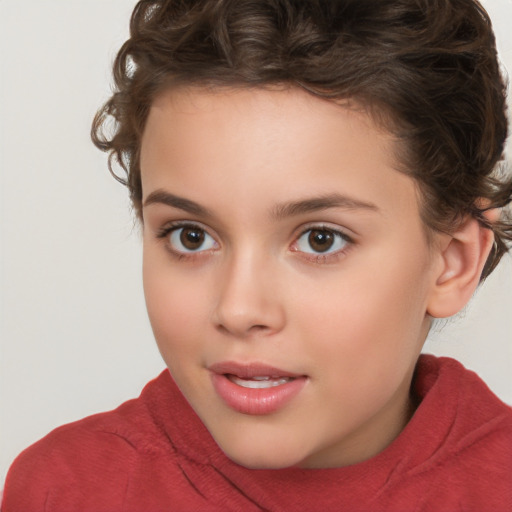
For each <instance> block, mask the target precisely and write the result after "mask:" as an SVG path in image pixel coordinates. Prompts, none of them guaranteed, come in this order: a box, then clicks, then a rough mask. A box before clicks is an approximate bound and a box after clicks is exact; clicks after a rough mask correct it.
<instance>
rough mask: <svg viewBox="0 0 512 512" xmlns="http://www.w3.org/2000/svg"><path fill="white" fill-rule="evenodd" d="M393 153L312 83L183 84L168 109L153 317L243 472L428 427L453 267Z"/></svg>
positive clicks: (360, 116) (163, 123)
mask: <svg viewBox="0 0 512 512" xmlns="http://www.w3.org/2000/svg"><path fill="white" fill-rule="evenodd" d="M393 144H394V142H393V140H392V138H391V136H390V135H389V134H387V133H386V132H384V131H382V130H381V129H379V128H378V127H377V126H376V125H375V124H373V122H372V121H371V120H370V119H369V117H368V116H367V115H366V114H364V113H362V112H356V111H354V110H353V109H352V110H350V109H348V108H346V107H344V106H340V105H336V104H334V103H332V102H327V101H323V100H320V99H318V98H314V97H312V96H311V95H308V94H307V93H305V92H302V91H299V90H295V89H289V90H279V91H278V90H262V89H252V90H229V91H226V90H224V91H217V92H211V91H210V92H208V91H205V90H201V89H193V88H191V89H188V90H186V89H181V90H173V91H168V92H166V93H164V94H162V95H160V96H159V97H158V98H157V99H156V100H155V102H154V104H153V106H152V108H151V111H150V114H149V118H148V121H147V126H146V129H145V132H144V137H143V141H142V150H141V169H142V184H143V223H144V226H143V230H144V238H143V247H144V289H145V295H146V301H147V307H148V312H149V317H150V321H151V324H152V327H153V331H154V334H155V337H156V340H157V343H158V346H159V348H160V351H161V353H162V356H163V358H164V360H165V361H166V364H167V365H168V367H169V369H170V371H171V374H172V375H173V377H174V379H175V381H176V383H177V384H178V386H179V388H180V389H181V391H182V392H183V394H184V395H185V397H186V398H187V400H188V401H189V403H190V404H191V406H192V407H193V408H194V410H195V411H196V413H197V414H198V415H199V417H200V418H201V420H202V421H203V423H204V424H205V425H206V427H207V428H208V430H209V431H210V432H211V434H212V436H213V438H214V439H215V440H216V442H217V443H218V444H219V445H220V447H221V448H222V449H223V450H224V452H225V453H226V454H227V455H228V457H230V458H231V459H232V460H234V461H235V462H237V463H239V464H241V465H244V466H246V467H251V468H282V467H289V466H301V467H311V468H312V467H338V466H344V465H348V464H353V463H356V462H359V461H362V460H364V459H367V458H369V457H371V456H373V455H375V454H376V453H378V452H379V451H381V450H382V449H383V448H385V447H386V446H387V445H388V444H389V443H390V442H391V441H392V440H393V439H394V438H395V437H396V436H397V435H398V433H399V432H400V430H401V429H402V428H403V427H404V425H405V423H406V422H407V420H408V419H409V417H410V414H411V403H410V402H411V401H410V398H409V388H410V381H411V376H412V372H413V369H414V365H415V362H416V359H417V357H418V354H419V352H420V349H421V346H422V344H423V342H424V340H425V336H426V333H427V331H428V327H429V321H428V317H427V314H426V311H427V302H428V298H429V293H430V290H431V288H432V286H433V282H434V281H435V265H434V264H433V262H432V260H433V257H432V251H431V250H430V249H429V246H428V245H427V242H426V237H425V232H424V227H423V226H422V223H421V220H420V217H419V207H418V201H417V193H416V188H415V184H414V182H413V181H412V180H411V178H409V177H407V176H405V175H404V174H401V173H399V172H398V171H396V170H395V167H396V165H395V162H394V160H393V149H394V148H393Z"/></svg>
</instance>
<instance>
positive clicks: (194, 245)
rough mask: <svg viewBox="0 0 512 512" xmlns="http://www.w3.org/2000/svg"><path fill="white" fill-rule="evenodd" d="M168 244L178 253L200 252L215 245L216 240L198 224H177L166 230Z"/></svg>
mask: <svg viewBox="0 0 512 512" xmlns="http://www.w3.org/2000/svg"><path fill="white" fill-rule="evenodd" d="M168 236H169V245H170V247H171V249H172V250H174V251H176V252H178V253H192V252H202V251H207V250H209V249H214V248H215V247H217V242H215V240H214V239H213V237H211V236H210V235H209V234H208V233H207V232H206V231H205V230H204V229H202V228H200V227H198V226H179V227H175V228H171V230H170V231H169V232H168Z"/></svg>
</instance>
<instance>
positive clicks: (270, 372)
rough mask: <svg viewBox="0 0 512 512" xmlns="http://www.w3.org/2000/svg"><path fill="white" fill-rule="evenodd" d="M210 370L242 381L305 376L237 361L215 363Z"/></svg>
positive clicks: (273, 367)
mask: <svg viewBox="0 0 512 512" xmlns="http://www.w3.org/2000/svg"><path fill="white" fill-rule="evenodd" d="M208 369H209V370H210V371H211V372H213V373H217V374H219V375H227V374H229V375H235V376H237V377H240V378H242V379H250V378H252V377H271V378H276V379H277V378H279V377H295V378H297V377H303V376H304V375H301V374H298V373H293V372H289V371H286V370H282V369H281V368H276V367H275V366H269V365H267V364H264V363H258V362H253V363H237V362H235V361H222V362H219V363H214V364H212V365H211V366H209V367H208Z"/></svg>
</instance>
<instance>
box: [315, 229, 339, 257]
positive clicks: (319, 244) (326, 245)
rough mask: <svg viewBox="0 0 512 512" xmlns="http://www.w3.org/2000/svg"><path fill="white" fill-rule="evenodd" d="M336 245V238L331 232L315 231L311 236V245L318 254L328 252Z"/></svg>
mask: <svg viewBox="0 0 512 512" xmlns="http://www.w3.org/2000/svg"><path fill="white" fill-rule="evenodd" d="M333 243H334V236H333V234H332V233H331V232H330V231H325V230H319V229H313V230H312V231H311V233H310V234H309V245H310V246H311V248H312V249H313V250H315V251H316V252H325V251H328V250H329V249H330V248H331V247H332V244H333Z"/></svg>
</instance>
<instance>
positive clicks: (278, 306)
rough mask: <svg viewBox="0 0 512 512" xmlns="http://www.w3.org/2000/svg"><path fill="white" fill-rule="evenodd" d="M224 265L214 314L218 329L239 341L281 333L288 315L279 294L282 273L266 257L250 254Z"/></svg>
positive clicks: (232, 259)
mask: <svg viewBox="0 0 512 512" xmlns="http://www.w3.org/2000/svg"><path fill="white" fill-rule="evenodd" d="M224 265H225V266H224V269H223V270H224V271H223V272H221V273H220V279H219V281H220V282H219V289H218V295H217V302H216V306H215V310H214V313H213V322H214V324H215V326H216V328H217V329H218V330H220V331H222V332H224V333H228V334H230V335H232V336H235V337H237V338H248V337H253V336H268V335H271V334H274V333H277V332H279V331H280V330H281V329H282V328H283V327H284V324H285V312H284V307H283V306H284V305H283V304H282V302H281V301H280V299H279V294H278V293H277V288H278V286H277V280H278V277H279V276H278V275H276V274H278V269H277V268H275V266H273V265H272V264H271V262H270V261H269V260H268V259H266V258H265V256H263V255H259V256H258V255H256V254H247V253H246V254H245V255H240V256H238V257H233V258H231V259H230V260H229V261H226V262H225V264H224Z"/></svg>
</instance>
